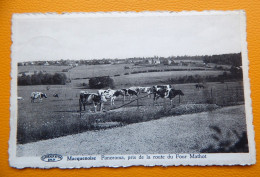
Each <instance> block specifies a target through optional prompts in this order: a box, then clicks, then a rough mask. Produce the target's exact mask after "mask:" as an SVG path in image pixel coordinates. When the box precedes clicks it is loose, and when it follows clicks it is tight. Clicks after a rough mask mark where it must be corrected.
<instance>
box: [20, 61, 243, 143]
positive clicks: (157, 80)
mask: <svg viewBox="0 0 260 177" xmlns="http://www.w3.org/2000/svg"><path fill="white" fill-rule="evenodd" d="M68 68H70V69H69V72H64V73H65V74H66V75H67V77H68V78H70V79H71V80H72V82H71V83H67V84H66V85H49V86H47V85H31V86H18V96H19V97H23V98H24V100H19V101H18V133H17V141H18V143H21V144H23V143H28V142H34V141H39V140H42V139H49V138H54V137H59V136H65V135H70V134H76V133H79V132H84V131H89V130H96V129H106V128H111V127H115V126H124V125H127V124H130V123H137V122H144V121H149V120H153V119H158V118H161V117H164V116H170V115H179V114H177V113H176V111H177V112H178V109H177V108H181V110H179V112H182V113H183V114H190V113H196V112H201V111H209V110H207V109H205V108H198V107H197V106H198V105H201V104H204V105H217V106H230V105H238V104H243V103H244V94H243V93H244V90H243V83H242V82H226V83H217V82H209V83H205V88H204V89H196V88H195V84H191V83H188V84H174V83H170V82H169V79H172V78H179V77H183V76H186V75H187V76H190V75H192V76H195V75H199V76H217V75H220V74H222V73H223V71H222V70H213V68H203V67H188V66H167V65H157V66H154V65H133V64H117V65H112V64H110V65H81V66H77V67H73V68H72V67H69V66H19V67H18V72H25V71H28V72H33V71H46V72H48V73H55V72H61V71H62V70H63V69H68ZM167 69H168V70H171V69H176V70H178V71H165V70H167ZM191 69H193V70H191ZM152 70H153V71H154V70H156V71H159V70H160V71H161V72H150V71H152ZM183 70H185V71H183ZM137 71H145V72H144V73H136V74H131V73H133V72H137ZM125 73H130V74H128V75H125ZM105 75H106V76H107V75H108V76H111V78H113V79H114V83H115V89H123V88H129V87H131V86H153V85H157V84H172V85H173V86H174V88H175V89H180V90H182V92H183V93H184V96H182V97H180V98H179V97H176V98H174V100H173V104H174V105H175V106H176V109H175V108H174V109H172V108H170V109H169V110H168V111H167V110H165V106H167V105H169V103H170V101H169V99H165V100H164V99H158V101H157V102H156V104H155V106H154V104H153V98H152V97H144V96H145V94H140V95H139V97H144V98H142V99H140V100H139V101H138V102H137V101H134V102H132V103H130V104H128V105H127V106H125V107H124V108H120V109H117V107H119V106H121V105H123V104H124V103H128V102H129V98H126V101H125V102H124V100H123V98H122V97H119V98H117V99H116V100H115V105H113V106H110V100H108V102H106V103H105V104H104V109H105V112H104V113H93V109H94V108H93V105H88V106H87V110H86V111H85V112H82V116H80V113H79V92H80V91H81V90H83V89H84V90H85V88H84V87H82V83H88V79H86V78H90V77H97V76H105ZM115 75H116V76H115ZM47 87H48V89H47ZM87 90H88V91H89V92H90V93H97V90H94V89H87ZM34 91H40V92H43V93H46V94H47V96H48V98H47V99H43V101H42V102H39V101H38V100H37V101H36V102H35V103H31V101H30V96H31V93H32V92H34ZM54 93H55V94H58V95H59V98H56V97H53V94H54ZM136 98H137V97H133V99H136ZM183 105H187V106H184V107H183ZM137 107H139V108H137ZM206 107H207V106H206ZM194 108H197V109H194ZM137 109H138V110H137ZM112 110H113V111H112ZM140 111H141V112H140ZM182 113H181V114H182ZM129 115H131V116H129Z"/></svg>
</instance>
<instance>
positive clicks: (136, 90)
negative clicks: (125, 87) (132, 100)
mask: <svg viewBox="0 0 260 177" xmlns="http://www.w3.org/2000/svg"><path fill="white" fill-rule="evenodd" d="M129 90H132V91H135V92H136V93H137V94H139V93H140V87H130V88H129Z"/></svg>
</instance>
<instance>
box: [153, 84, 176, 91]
mask: <svg viewBox="0 0 260 177" xmlns="http://www.w3.org/2000/svg"><path fill="white" fill-rule="evenodd" d="M171 88H172V86H171V85H155V86H153V90H154V89H155V90H156V91H158V90H161V89H166V90H170V89H171Z"/></svg>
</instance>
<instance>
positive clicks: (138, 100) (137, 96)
mask: <svg viewBox="0 0 260 177" xmlns="http://www.w3.org/2000/svg"><path fill="white" fill-rule="evenodd" d="M136 102H137V107H138V108H139V98H138V95H137V100H136Z"/></svg>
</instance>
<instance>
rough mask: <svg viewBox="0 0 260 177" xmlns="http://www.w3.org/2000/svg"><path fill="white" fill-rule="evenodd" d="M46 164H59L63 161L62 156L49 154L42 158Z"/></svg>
mask: <svg viewBox="0 0 260 177" xmlns="http://www.w3.org/2000/svg"><path fill="white" fill-rule="evenodd" d="M41 160H42V161H44V162H58V161H61V160H62V155H59V154H47V155H43V156H42V157H41Z"/></svg>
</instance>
